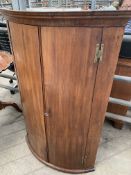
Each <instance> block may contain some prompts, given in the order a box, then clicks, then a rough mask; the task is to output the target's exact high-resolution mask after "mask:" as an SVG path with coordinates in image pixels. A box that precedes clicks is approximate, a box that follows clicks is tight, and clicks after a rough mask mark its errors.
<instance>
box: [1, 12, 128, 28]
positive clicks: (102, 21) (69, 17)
mask: <svg viewBox="0 0 131 175" xmlns="http://www.w3.org/2000/svg"><path fill="white" fill-rule="evenodd" d="M0 11H1V13H2V15H3V16H4V17H5V18H6V19H7V20H9V21H12V22H15V23H20V24H27V25H38V26H83V27H84V26H85V27H86V26H93V27H97V26H101V27H102V26H104V27H106V26H107V27H110V26H116V27H119V26H125V25H126V23H127V20H128V19H129V18H131V11H123V10H119V11H118V10H117V11H84V10H82V11H76V12H65V11H63V12H32V11H12V10H5V9H0ZM106 19H108V20H106ZM121 19H123V20H121ZM118 21H119V22H118Z"/></svg>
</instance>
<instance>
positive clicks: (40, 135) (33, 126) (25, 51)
mask: <svg viewBox="0 0 131 175" xmlns="http://www.w3.org/2000/svg"><path fill="white" fill-rule="evenodd" d="M9 27H10V33H11V40H12V47H13V53H14V59H15V64H16V70H17V76H18V80H19V88H20V94H21V100H22V106H23V113H24V116H25V122H26V128H27V134H28V140H29V143H30V145H31V147H32V149H33V151H34V152H35V153H36V154H37V155H39V157H41V158H42V159H44V160H46V157H47V155H46V136H45V126H44V117H43V113H44V111H43V110H44V109H43V94H42V83H41V82H42V80H41V65H40V55H39V47H40V46H39V37H38V28H37V27H34V26H29V25H22V24H16V23H12V22H9Z"/></svg>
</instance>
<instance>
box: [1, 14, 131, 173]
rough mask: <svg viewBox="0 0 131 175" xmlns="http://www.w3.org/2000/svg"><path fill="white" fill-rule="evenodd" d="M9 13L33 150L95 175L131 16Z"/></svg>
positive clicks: (59, 166) (45, 159)
mask: <svg viewBox="0 0 131 175" xmlns="http://www.w3.org/2000/svg"><path fill="white" fill-rule="evenodd" d="M3 13H4V14H5V16H6V17H7V19H8V21H9V22H8V24H9V31H10V37H11V41H12V49H13V54H14V59H15V63H16V71H17V76H18V81H19V88H20V94H21V100H22V105H23V112H24V116H25V122H26V128H27V140H28V144H29V147H30V148H31V150H32V152H33V153H34V155H35V156H36V157H37V158H38V159H39V160H41V161H42V162H44V163H45V164H47V165H49V166H51V167H53V168H56V169H58V170H62V171H65V172H71V173H82V172H89V171H92V170H93V169H94V163H95V158H96V153H97V148H98V144H99V139H100V133H101V129H102V125H103V121H104V115H105V112H106V107H107V104H108V98H109V95H110V90H111V86H112V80H113V75H114V72H115V68H116V64H117V58H118V54H119V50H120V45H121V41H122V35H123V32H124V28H123V26H124V25H125V24H126V21H127V19H128V16H129V15H128V13H123V12H119V13H120V14H121V15H120V17H119V15H118V14H119V13H118V12H112V13H111V12H101V13H103V15H100V13H99V12H95V13H89V12H88V13H87V12H86V13H85V12H81V13H79V12H76V13H73V12H72V13H69V17H68V12H66V13H53V12H52V13H51V12H50V13H36V12H25V13H24V12H10V11H3ZM92 15H93V18H92ZM104 15H107V16H108V18H107V19H104V21H103V16H104ZM124 15H125V16H124ZM121 16H123V18H122V20H121V21H120V23H119V25H120V26H118V25H116V21H117V22H118V21H119V20H120V19H118V18H121ZM92 19H93V21H92ZM112 19H115V20H112Z"/></svg>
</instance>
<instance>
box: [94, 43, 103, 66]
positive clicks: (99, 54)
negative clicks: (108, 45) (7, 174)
mask: <svg viewBox="0 0 131 175" xmlns="http://www.w3.org/2000/svg"><path fill="white" fill-rule="evenodd" d="M103 51H104V44H96V53H95V59H94V63H99V62H101V61H102V59H103Z"/></svg>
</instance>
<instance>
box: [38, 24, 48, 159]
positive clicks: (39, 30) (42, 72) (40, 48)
mask: <svg viewBox="0 0 131 175" xmlns="http://www.w3.org/2000/svg"><path fill="white" fill-rule="evenodd" d="M38 37H39V50H40V63H41V79H42V96H43V108H44V110H45V109H46V98H45V93H46V92H45V85H44V84H45V80H44V78H45V76H44V64H43V54H42V35H41V27H40V26H38ZM44 110H43V116H42V117H43V118H44V124H45V125H44V127H45V128H44V129H45V137H46V154H47V155H46V156H47V162H49V150H48V149H49V147H48V137H47V119H46V118H45V116H44V112H45V111H44Z"/></svg>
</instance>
